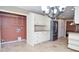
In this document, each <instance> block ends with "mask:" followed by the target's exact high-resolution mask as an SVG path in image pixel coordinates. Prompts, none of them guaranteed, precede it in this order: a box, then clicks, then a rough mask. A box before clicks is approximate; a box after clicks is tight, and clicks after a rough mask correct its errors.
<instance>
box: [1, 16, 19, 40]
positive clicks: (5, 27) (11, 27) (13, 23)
mask: <svg viewBox="0 0 79 59" xmlns="http://www.w3.org/2000/svg"><path fill="white" fill-rule="evenodd" d="M17 25H18V23H17V17H15V16H7V15H3V16H2V41H14V40H16V39H17V33H16V28H17Z"/></svg>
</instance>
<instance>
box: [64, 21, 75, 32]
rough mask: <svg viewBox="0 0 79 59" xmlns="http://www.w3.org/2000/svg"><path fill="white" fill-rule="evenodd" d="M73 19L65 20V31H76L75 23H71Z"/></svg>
mask: <svg viewBox="0 0 79 59" xmlns="http://www.w3.org/2000/svg"><path fill="white" fill-rule="evenodd" d="M73 22H74V21H67V22H66V31H67V32H75V31H76V25H75V24H71V23H73Z"/></svg>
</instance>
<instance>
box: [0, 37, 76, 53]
mask: <svg viewBox="0 0 79 59" xmlns="http://www.w3.org/2000/svg"><path fill="white" fill-rule="evenodd" d="M0 51H1V52H75V51H73V50H71V49H68V48H67V40H66V39H65V38H61V39H58V40H57V41H54V42H53V41H48V42H44V43H41V44H38V45H35V46H34V47H32V46H30V45H27V44H26V43H25V42H18V43H12V44H6V45H3V48H2V49H1V50H0Z"/></svg>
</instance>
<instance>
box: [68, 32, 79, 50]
mask: <svg viewBox="0 0 79 59" xmlns="http://www.w3.org/2000/svg"><path fill="white" fill-rule="evenodd" d="M68 34H69V36H68V48H71V49H74V50H77V51H79V32H68Z"/></svg>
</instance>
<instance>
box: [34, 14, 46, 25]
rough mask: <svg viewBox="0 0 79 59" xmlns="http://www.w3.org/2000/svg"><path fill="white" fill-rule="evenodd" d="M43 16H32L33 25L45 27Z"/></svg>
mask: <svg viewBox="0 0 79 59" xmlns="http://www.w3.org/2000/svg"><path fill="white" fill-rule="evenodd" d="M44 22H45V16H43V15H36V14H35V16H34V23H35V24H37V25H45V23H44Z"/></svg>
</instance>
